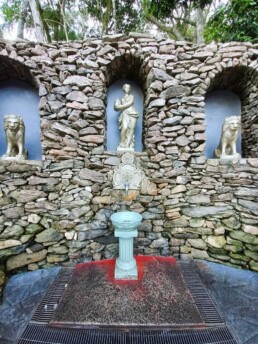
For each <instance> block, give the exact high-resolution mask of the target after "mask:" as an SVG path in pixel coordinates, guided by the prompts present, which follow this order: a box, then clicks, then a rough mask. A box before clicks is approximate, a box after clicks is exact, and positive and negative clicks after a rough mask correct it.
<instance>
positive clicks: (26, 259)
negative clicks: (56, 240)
mask: <svg viewBox="0 0 258 344" xmlns="http://www.w3.org/2000/svg"><path fill="white" fill-rule="evenodd" d="M46 255H47V250H42V251H38V252H35V253H30V254H29V253H21V254H19V255H17V256H13V257H10V258H9V259H8V260H7V263H6V269H7V271H11V270H14V269H17V268H20V267H22V266H25V265H28V264H31V263H35V262H39V261H41V260H43V259H45V258H46Z"/></svg>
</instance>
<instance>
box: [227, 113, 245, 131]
mask: <svg viewBox="0 0 258 344" xmlns="http://www.w3.org/2000/svg"><path fill="white" fill-rule="evenodd" d="M240 126H241V117H240V116H230V117H226V118H225V122H224V129H225V130H232V131H237V130H239V129H240Z"/></svg>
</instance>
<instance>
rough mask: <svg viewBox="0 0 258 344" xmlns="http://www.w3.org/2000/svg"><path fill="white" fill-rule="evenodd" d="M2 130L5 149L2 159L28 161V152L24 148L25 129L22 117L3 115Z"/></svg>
mask: <svg viewBox="0 0 258 344" xmlns="http://www.w3.org/2000/svg"><path fill="white" fill-rule="evenodd" d="M4 129H5V135H6V144H7V149H6V153H5V154H4V155H3V156H2V158H16V159H21V160H26V159H28V151H27V150H26V149H25V148H24V134H25V127H24V122H23V119H22V117H21V116H17V115H5V116H4Z"/></svg>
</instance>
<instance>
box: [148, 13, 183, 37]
mask: <svg viewBox="0 0 258 344" xmlns="http://www.w3.org/2000/svg"><path fill="white" fill-rule="evenodd" d="M144 15H145V18H146V19H147V20H148V21H150V22H151V23H152V24H155V25H156V26H157V27H158V28H159V29H160V30H162V31H165V32H167V33H168V34H170V35H172V36H173V37H174V38H175V39H176V40H178V41H184V40H185V38H184V37H183V36H182V35H181V33H180V32H179V30H177V29H176V28H175V27H170V26H167V25H165V24H162V23H160V22H159V21H158V20H157V19H156V18H155V17H154V16H153V15H152V14H150V13H146V12H145V13H144Z"/></svg>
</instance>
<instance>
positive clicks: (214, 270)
mask: <svg viewBox="0 0 258 344" xmlns="http://www.w3.org/2000/svg"><path fill="white" fill-rule="evenodd" d="M196 266H197V267H198V271H199V275H200V277H201V280H202V281H203V283H204V285H205V287H206V288H207V290H208V292H209V293H210V295H211V297H212V299H213V301H214V302H215V303H216V304H217V306H218V309H219V310H220V312H221V315H222V317H223V318H224V320H225V322H226V324H227V325H228V326H230V328H231V329H232V330H233V333H234V334H235V336H236V339H237V340H238V341H239V344H257V343H258V273H255V272H251V271H246V270H239V269H234V268H231V267H227V266H223V265H220V264H215V263H210V262H204V261H197V262H196ZM58 272H59V268H52V269H48V270H38V271H34V272H29V273H23V274H20V275H16V276H13V277H12V278H11V279H10V281H9V283H8V284H7V287H6V289H5V293H4V298H3V303H2V305H1V306H0V344H13V343H14V341H15V339H16V338H17V337H19V335H20V334H21V333H22V331H23V330H24V328H25V326H26V324H27V322H28V321H29V319H30V318H31V316H32V314H33V311H34V309H35V308H36V307H37V305H38V303H39V302H40V300H41V298H42V297H43V295H44V294H45V292H46V290H47V289H48V287H49V286H50V284H51V283H52V281H53V280H54V278H55V277H56V275H57V273H58Z"/></svg>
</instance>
